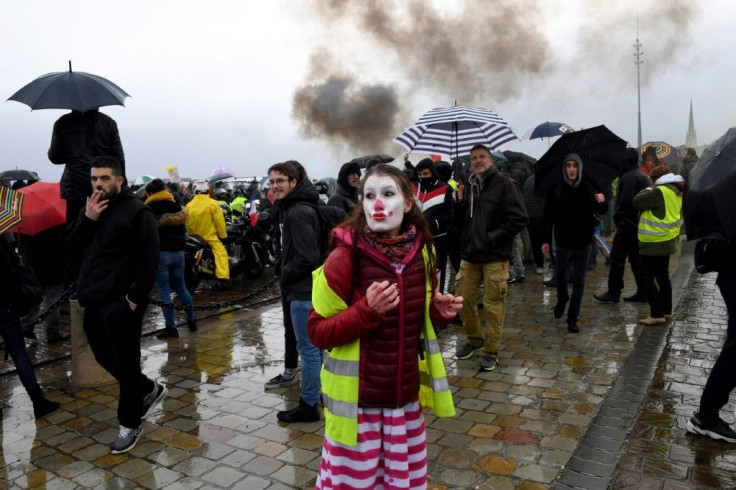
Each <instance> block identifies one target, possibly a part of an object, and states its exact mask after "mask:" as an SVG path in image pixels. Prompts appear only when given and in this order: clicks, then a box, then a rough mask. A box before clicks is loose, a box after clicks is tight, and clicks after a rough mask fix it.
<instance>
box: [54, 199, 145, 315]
mask: <svg viewBox="0 0 736 490" xmlns="http://www.w3.org/2000/svg"><path fill="white" fill-rule="evenodd" d="M68 233H69V234H68V236H67V242H66V247H67V250H68V251H69V252H70V253H72V254H73V255H76V256H77V259H78V260H80V261H81V263H82V267H81V270H80V272H79V279H78V281H77V283H78V286H77V294H78V295H79V304H80V305H81V306H100V305H102V304H104V303H107V302H110V301H116V300H122V299H124V298H126V297H127V299H128V301H130V302H132V303H134V304H136V305H139V306H140V305H143V306H145V305H146V304H147V303H148V294H149V292H150V290H151V287H153V283H154V281H155V280H156V275H157V273H158V261H159V239H158V230H157V228H156V217H155V216H154V214H153V211H152V210H151V208H149V207H148V206H146V205H145V204H143V202H142V201H141V200H140V199H138V198H137V197H136V196H135V194H133V192H132V191H130V189H128V188H123V190H121V191H120V194H119V195H118V196H117V197H114V198H113V199H110V201H109V204H108V206H107V209H105V210H104V211H103V212H102V214H101V215H100V218H99V219H98V220H97V221H93V220H91V219H89V218H87V216H85V209H84V208H82V210H81V211H80V213H79V218H77V219H76V220H75V221H74V222H73V223H72V224H71V225H70V229H69V230H68Z"/></svg>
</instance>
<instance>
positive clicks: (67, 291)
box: [24, 283, 77, 328]
mask: <svg viewBox="0 0 736 490" xmlns="http://www.w3.org/2000/svg"><path fill="white" fill-rule="evenodd" d="M76 289H77V283H72V285H71V286H69V287H68V288H66V289H65V290H64V291H63V292H62V293H61V296H59V299H57V300H56V301H54V302H53V303H51V304H50V305H49V306H47V307H46V309H45V310H44V311H42V312H41V313H39V314H38V316H37V317H36V319H35V320H33V322H31V323H29V324H27V325H25V326H24V328H33V327H35V326H36V325H40V324H41V322H43V319H44V318H46V317H47V316H49V315H50V314H51V313H53V311H54V310H55V309H57V308H58V307H59V305H61V302H62V301H66V300H67V299H68V298H69V296H71V295H72V293H73V292H74V291H76Z"/></svg>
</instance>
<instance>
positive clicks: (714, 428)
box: [687, 414, 736, 443]
mask: <svg viewBox="0 0 736 490" xmlns="http://www.w3.org/2000/svg"><path fill="white" fill-rule="evenodd" d="M687 431H688V432H690V433H693V434H699V435H701V436H708V437H710V438H712V439H717V440H721V441H726V442H731V443H736V432H734V431H733V429H732V428H731V427H729V426H728V424H727V423H726V422H724V421H723V419H721V418H720V417H716V418H715V419H713V420H702V419H701V418H700V417H699V416H698V414H695V415H693V416H692V418H691V419H690V420H688V421H687Z"/></svg>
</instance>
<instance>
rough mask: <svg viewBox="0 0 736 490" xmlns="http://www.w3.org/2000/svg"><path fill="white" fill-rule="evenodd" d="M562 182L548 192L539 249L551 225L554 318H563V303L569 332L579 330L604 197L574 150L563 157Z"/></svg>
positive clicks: (547, 247) (545, 247)
mask: <svg viewBox="0 0 736 490" xmlns="http://www.w3.org/2000/svg"><path fill="white" fill-rule="evenodd" d="M561 167H562V177H563V181H562V183H561V184H560V185H559V186H557V187H556V188H555V189H554V190H552V191H551V192H550V195H549V196H548V197H547V203H546V205H545V207H544V223H545V239H544V243H543V244H542V252H543V253H544V255H547V256H548V255H549V251H550V243H551V241H552V228H553V227H554V234H555V243H556V244H557V253H556V255H555V277H554V279H555V283H556V284H557V304H556V305H555V310H554V315H555V318H562V315H563V314H564V313H565V306H566V305H567V301H568V300H570V308H569V309H568V311H567V329H568V331H570V332H571V333H577V332H579V331H580V328H579V327H578V316H580V305H581V303H582V299H583V288H584V287H585V273H586V271H587V269H588V259H589V256H590V243H591V242H592V240H593V232H594V230H595V227H596V226H597V224H598V223H597V221H598V220H597V218H596V213H597V214H603V213H605V212H606V209H607V205H606V198H605V196H604V195H603V194H602V193H601V192H600V191H597V190H596V189H593V188H591V187H590V186H588V185H587V183H586V182H585V181H584V180H583V162H582V160H581V159H580V156H579V155H577V154H576V153H570V154H568V155H566V156H565V158H564V159H563V161H562V165H561ZM571 265H572V275H571V280H572V284H573V286H572V297H570V295H569V293H568V291H567V279H566V276H567V273H568V270H569V269H570V266H571Z"/></svg>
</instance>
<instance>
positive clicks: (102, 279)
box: [67, 157, 166, 454]
mask: <svg viewBox="0 0 736 490" xmlns="http://www.w3.org/2000/svg"><path fill="white" fill-rule="evenodd" d="M91 182H92V188H93V189H94V192H93V193H92V195H91V196H90V197H88V198H87V200H86V205H85V208H84V209H82V210H81V212H80V213H79V217H78V218H77V220H76V221H75V222H74V223H73V225H72V227H71V230H70V232H69V236H68V237H67V249H68V250H69V251H70V252H71V253H74V254H77V255H79V258H78V260H79V261H80V262H81V269H80V272H79V279H78V281H77V283H78V286H77V294H78V297H79V304H80V305H81V306H83V307H85V312H84V325H83V326H84V332H85V334H86V335H87V340H88V342H89V346H90V348H91V349H92V352H93V353H94V355H95V359H97V362H98V363H99V364H100V365H101V366H102V367H103V368H105V370H107V371H108V372H109V373H110V374H111V375H112V376H113V377H114V378H115V379H116V380H117V381H118V383H119V385H120V399H119V400H118V419H119V421H120V430H119V433H118V437H117V439H116V440H115V442H114V443H113V444H112V453H113V454H119V453H124V452H127V451H129V450H130V449H132V448H133V447H134V446H135V444H136V442H138V439H140V437H141V434H142V432H143V426H142V425H141V419H142V417H145V416H148V415H149V414H150V413H151V412H152V411H153V408H154V407H155V406H156V405H157V404H158V403H159V402H160V401H161V400H162V399H163V397H164V395H165V394H166V388H165V387H164V386H163V385H161V384H159V383H156V382H154V381H152V380H151V379H149V378H148V377H146V376H145V375H144V374H143V373H142V371H141V343H140V336H141V325H142V323H143V315H144V313H145V311H146V307H147V306H148V294H149V291H150V290H151V287H152V286H153V282H154V280H155V279H156V274H157V270H158V260H159V240H158V231H157V230H156V217H155V216H154V214H153V211H151V209H150V208H149V207H147V206H146V205H145V204H143V202H141V201H140V200H139V199H138V198H137V197H136V196H135V195H134V194H133V193H132V192H131V191H130V189H128V188H127V187H125V188H123V182H124V177H123V174H122V170H121V168H120V164H119V163H118V162H117V160H115V159H114V158H111V157H100V158H98V159H97V160H95V161H94V162H92V168H91Z"/></svg>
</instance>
